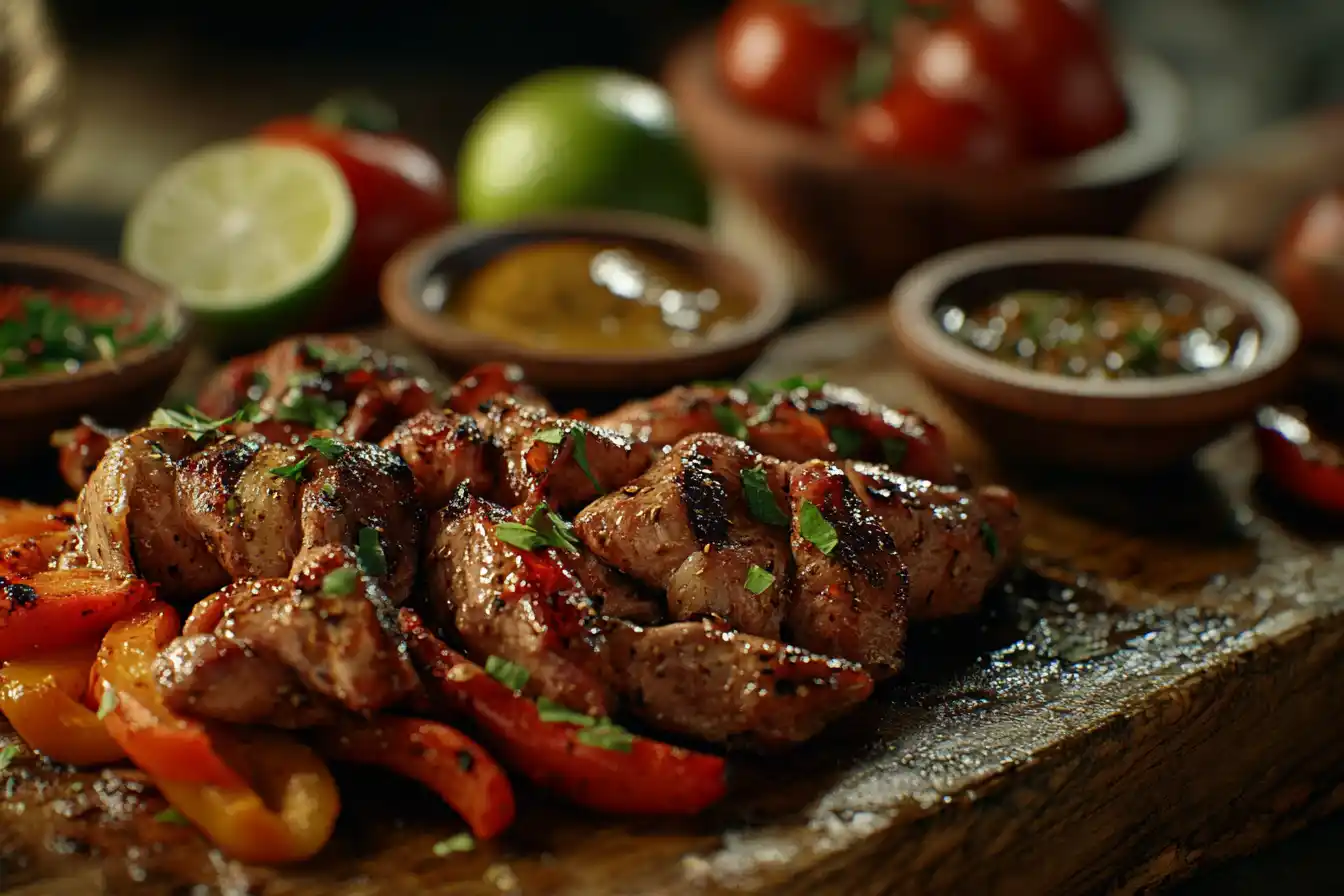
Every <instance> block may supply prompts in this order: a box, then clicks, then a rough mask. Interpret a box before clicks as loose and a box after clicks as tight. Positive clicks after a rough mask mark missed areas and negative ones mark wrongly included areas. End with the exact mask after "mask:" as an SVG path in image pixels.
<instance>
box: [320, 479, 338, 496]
mask: <svg viewBox="0 0 1344 896" xmlns="http://www.w3.org/2000/svg"><path fill="white" fill-rule="evenodd" d="M322 494H324V495H326V496H327V497H328V498H334V497H336V483H334V482H324V483H322Z"/></svg>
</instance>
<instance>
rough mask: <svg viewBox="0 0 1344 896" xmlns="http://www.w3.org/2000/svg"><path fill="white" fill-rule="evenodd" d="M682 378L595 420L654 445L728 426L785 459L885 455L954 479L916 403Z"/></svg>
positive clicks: (905, 466) (908, 467) (850, 392)
mask: <svg viewBox="0 0 1344 896" xmlns="http://www.w3.org/2000/svg"><path fill="white" fill-rule="evenodd" d="M781 385H784V386H788V387H789V388H776V387H762V386H759V385H755V384H748V385H746V386H743V387H741V388H735V387H729V386H683V387H678V388H675V389H670V390H668V391H667V392H665V393H663V394H662V395H660V396H658V397H656V398H652V399H648V400H644V401H635V402H631V403H629V404H626V405H624V406H622V407H620V408H617V409H616V410H615V411H613V412H612V413H610V414H607V415H605V416H602V417H598V418H597V419H596V420H595V421H594V423H596V424H597V425H599V426H602V427H605V428H608V429H612V430H614V431H616V432H618V433H621V434H622V435H625V436H629V437H630V438H633V439H637V440H640V441H647V442H652V443H653V444H655V445H672V444H675V443H676V442H679V441H680V440H681V439H683V438H686V437H687V436H690V435H694V434H696V433H705V432H728V433H729V434H730V435H737V436H741V437H743V438H745V440H746V441H747V442H749V443H750V444H751V446H752V447H753V448H755V449H756V450H758V451H761V452H764V453H766V454H769V455H772V456H774V457H778V458H780V459H781V460H786V461H805V460H814V459H821V460H834V459H837V458H840V457H848V458H858V459H863V460H871V461H882V462H884V463H887V464H889V465H891V466H893V467H895V468H897V469H899V470H900V471H902V472H905V473H907V474H909V475H912V476H920V477H923V478H926V479H931V480H933V481H934V482H955V481H957V469H956V465H955V464H953V462H952V457H951V454H950V453H949V452H948V449H947V444H946V440H945V439H944V438H943V435H942V432H941V431H940V430H939V429H938V428H937V427H936V426H934V425H933V424H932V423H930V422H929V421H927V420H925V419H924V418H923V417H921V416H920V415H918V414H916V413H914V412H913V411H896V410H893V409H891V408H888V407H885V406H883V405H881V404H878V403H877V402H875V401H873V400H872V399H871V398H869V397H868V396H866V395H864V394H863V393H862V392H859V391H858V390H856V389H847V388H844V387H840V386H832V385H829V384H821V383H806V382H803V381H801V380H800V381H799V382H798V383H797V384H791V383H786V384H781Z"/></svg>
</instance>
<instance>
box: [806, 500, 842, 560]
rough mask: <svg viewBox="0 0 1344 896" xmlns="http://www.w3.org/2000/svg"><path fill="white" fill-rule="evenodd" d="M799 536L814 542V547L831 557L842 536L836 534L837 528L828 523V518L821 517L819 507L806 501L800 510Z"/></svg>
mask: <svg viewBox="0 0 1344 896" xmlns="http://www.w3.org/2000/svg"><path fill="white" fill-rule="evenodd" d="M798 534H799V535H801V536H803V538H806V539H807V540H808V541H810V542H812V544H813V546H814V547H816V549H817V550H819V551H821V552H822V553H823V554H826V555H827V556H830V553H831V551H834V550H835V546H836V545H837V544H839V543H840V536H839V535H837V534H836V533H835V527H834V526H832V525H831V524H830V523H829V522H827V520H826V517H824V516H822V515H821V511H820V510H818V509H817V505H815V504H813V503H812V502H811V501H804V502H803V505H802V507H800V508H799V509H798Z"/></svg>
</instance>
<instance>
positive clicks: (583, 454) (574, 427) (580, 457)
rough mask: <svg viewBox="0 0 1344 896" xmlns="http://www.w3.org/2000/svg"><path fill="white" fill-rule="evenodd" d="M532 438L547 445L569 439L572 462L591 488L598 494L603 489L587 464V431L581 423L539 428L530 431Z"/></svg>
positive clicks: (557, 443)
mask: <svg viewBox="0 0 1344 896" xmlns="http://www.w3.org/2000/svg"><path fill="white" fill-rule="evenodd" d="M532 438H533V440H534V441H537V442H544V443H546V444H547V445H561V444H564V441H565V439H567V438H568V439H570V440H571V441H572V444H573V446H574V449H573V450H574V463H576V464H578V465H579V469H580V470H582V471H583V475H584V476H587V477H588V481H589V482H591V483H592V484H593V488H595V489H596V490H597V493H598V494H599V495H600V494H602V492H603V491H604V489H603V488H602V483H600V482H598V481H597V477H596V476H594V475H593V470H592V468H591V467H589V466H588V431H587V430H586V429H584V427H583V424H582V423H574V424H571V425H570V427H569V428H568V429H561V428H559V427H557V426H550V427H547V428H546V429H539V430H537V431H536V432H534V433H532Z"/></svg>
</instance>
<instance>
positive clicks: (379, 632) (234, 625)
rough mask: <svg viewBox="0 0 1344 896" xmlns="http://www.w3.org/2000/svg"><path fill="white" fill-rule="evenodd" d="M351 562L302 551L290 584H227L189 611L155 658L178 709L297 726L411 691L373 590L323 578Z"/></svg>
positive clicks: (336, 551) (406, 667) (380, 597)
mask: <svg viewBox="0 0 1344 896" xmlns="http://www.w3.org/2000/svg"><path fill="white" fill-rule="evenodd" d="M343 567H345V568H349V569H350V570H351V572H352V573H355V571H356V570H357V567H358V561H357V559H356V557H355V556H354V553H353V552H352V551H350V550H349V549H346V548H339V547H335V546H327V547H324V548H322V549H320V550H315V551H313V552H312V553H310V554H309V555H308V556H307V557H306V558H305V560H304V561H303V562H302V563H301V564H300V566H299V568H298V569H297V570H296V571H295V573H294V575H293V577H292V578H290V579H277V578H268V579H256V580H251V581H245V582H236V583H234V584H233V585H230V586H229V587H227V588H226V589H224V590H223V591H221V592H219V593H218V594H216V595H214V596H213V597H211V598H209V599H208V600H206V601H203V602H202V603H201V604H200V605H198V609H197V611H195V612H193V614H192V617H191V619H189V620H188V623H187V626H186V628H185V630H184V634H183V635H182V637H179V638H178V639H176V640H175V641H174V642H173V643H172V644H170V645H169V646H168V647H167V648H166V649H165V650H164V651H163V652H162V653H161V654H160V655H159V658H158V659H157V660H156V663H155V672H156V676H157V680H158V684H159V688H160V690H161V691H162V693H163V695H164V699H165V701H166V702H167V703H168V705H169V706H170V707H172V708H174V709H176V710H178V711H181V712H184V713H190V714H194V715H199V716H204V717H207V718H214V719H219V720H222V721H228V722H235V723H241V724H269V725H275V726H278V727H284V728H302V727H309V726H313V725H321V724H329V723H331V722H333V721H334V720H335V719H336V717H337V716H338V715H339V713H340V712H341V710H342V709H344V710H350V711H353V712H361V713H371V712H375V711H378V710H380V709H384V708H386V707H388V706H391V705H393V704H396V703H398V702H400V701H402V700H404V699H405V698H406V697H408V696H410V695H411V694H412V693H414V692H415V691H416V689H417V687H418V679H417V677H416V675H415V671H414V668H413V667H412V666H411V664H410V660H409V655H408V653H407V651H406V648H405V645H404V643H403V640H402V638H401V636H400V634H399V629H398V627H397V625H396V619H395V612H396V611H395V608H394V607H393V605H392V603H391V601H389V600H388V598H387V596H386V595H385V594H384V593H383V592H382V589H381V588H379V587H378V585H377V582H376V581H375V580H374V579H372V578H370V577H368V576H365V575H364V574H362V573H357V574H356V575H355V576H354V578H353V579H351V580H350V582H349V583H348V584H349V586H350V587H349V588H348V590H344V589H342V590H334V589H333V588H332V587H330V586H329V585H328V584H327V580H326V576H327V575H328V574H330V573H332V572H333V571H335V570H337V569H341V568H343Z"/></svg>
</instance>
